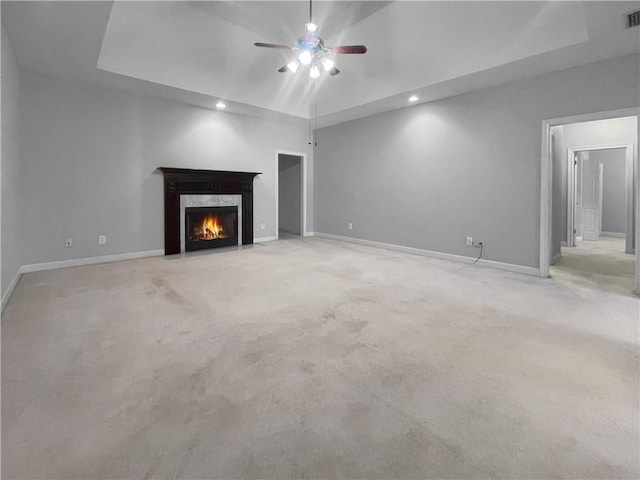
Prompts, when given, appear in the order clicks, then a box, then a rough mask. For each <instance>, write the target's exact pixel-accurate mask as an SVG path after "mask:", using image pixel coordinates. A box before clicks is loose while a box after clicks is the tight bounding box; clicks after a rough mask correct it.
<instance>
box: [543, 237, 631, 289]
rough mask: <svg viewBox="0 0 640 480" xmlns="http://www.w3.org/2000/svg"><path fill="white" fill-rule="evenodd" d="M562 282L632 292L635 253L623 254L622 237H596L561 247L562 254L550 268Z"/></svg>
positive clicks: (554, 275) (553, 274) (552, 273)
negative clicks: (595, 238)
mask: <svg viewBox="0 0 640 480" xmlns="http://www.w3.org/2000/svg"><path fill="white" fill-rule="evenodd" d="M551 275H552V276H553V277H558V278H560V279H562V281H565V282H570V283H574V284H577V285H583V286H587V287H591V288H597V289H600V290H602V289H604V290H608V291H616V292H620V293H623V294H624V293H627V292H631V291H633V286H634V275H635V256H634V255H629V254H626V253H624V238H616V237H606V236H602V237H600V240H598V241H583V242H577V246H576V247H562V256H561V257H560V260H558V261H557V262H556V264H555V265H554V266H553V267H551Z"/></svg>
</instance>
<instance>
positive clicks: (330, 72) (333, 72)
mask: <svg viewBox="0 0 640 480" xmlns="http://www.w3.org/2000/svg"><path fill="white" fill-rule="evenodd" d="M327 73H328V74H329V75H331V76H333V75H337V74H339V73H340V70H338V69H337V68H336V67H333V68H332V69H331V70H327Z"/></svg>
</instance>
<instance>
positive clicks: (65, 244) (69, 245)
mask: <svg viewBox="0 0 640 480" xmlns="http://www.w3.org/2000/svg"><path fill="white" fill-rule="evenodd" d="M72 243H73V239H72V238H71V237H67V239H66V240H65V242H64V246H65V247H67V248H71V244H72Z"/></svg>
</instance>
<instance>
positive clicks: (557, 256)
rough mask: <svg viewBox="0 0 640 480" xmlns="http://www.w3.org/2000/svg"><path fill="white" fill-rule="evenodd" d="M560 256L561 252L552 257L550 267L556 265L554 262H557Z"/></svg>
mask: <svg viewBox="0 0 640 480" xmlns="http://www.w3.org/2000/svg"><path fill="white" fill-rule="evenodd" d="M561 256H562V250H561V251H559V252H558V253H556V254H555V255H554V256H553V258H552V259H551V265H555V264H556V262H557V261H558V260H560V257H561Z"/></svg>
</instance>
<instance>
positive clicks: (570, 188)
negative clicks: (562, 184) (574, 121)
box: [567, 143, 634, 253]
mask: <svg viewBox="0 0 640 480" xmlns="http://www.w3.org/2000/svg"><path fill="white" fill-rule="evenodd" d="M633 147H634V145H633V143H628V144H617V145H595V146H585V147H572V148H568V149H567V246H568V247H575V241H574V240H575V236H574V235H573V229H574V228H575V225H574V220H575V194H576V190H575V188H576V184H575V175H576V173H575V172H576V167H575V164H574V161H573V159H574V156H575V154H576V153H577V152H586V151H593V150H609V149H613V148H621V149H622V148H624V149H625V158H626V167H625V169H626V173H625V189H626V195H625V216H626V223H627V227H626V230H625V236H624V237H625V241H624V251H625V253H634V247H633V232H632V230H633ZM600 181H601V182H602V178H600ZM600 212H601V213H602V208H601V209H600ZM600 226H602V222H601V223H600Z"/></svg>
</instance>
